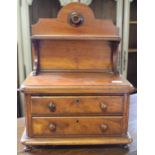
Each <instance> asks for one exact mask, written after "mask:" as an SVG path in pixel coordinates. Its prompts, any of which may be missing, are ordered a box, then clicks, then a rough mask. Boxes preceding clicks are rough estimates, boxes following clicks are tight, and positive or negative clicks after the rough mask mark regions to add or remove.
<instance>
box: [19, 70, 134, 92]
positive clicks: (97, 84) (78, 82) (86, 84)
mask: <svg viewBox="0 0 155 155" xmlns="http://www.w3.org/2000/svg"><path fill="white" fill-rule="evenodd" d="M21 89H22V91H24V92H25V93H32V94H33V93H34V94H36V93H52V94H55V93H59V94H60V93H64V94H66V93H70V94H74V93H76V94H77V93H83V94H86V93H117V94H119V93H131V92H133V91H134V88H133V86H132V85H131V84H130V83H129V82H128V81H127V80H126V79H124V78H123V77H122V76H121V75H115V74H113V73H87V72H85V73H76V72H75V73H64V72H54V73H40V74H39V75H37V76H33V75H32V74H30V75H29V76H28V77H27V79H26V80H25V81H24V83H23V85H22V86H21Z"/></svg>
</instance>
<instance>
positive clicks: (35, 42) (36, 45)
mask: <svg viewBox="0 0 155 155" xmlns="http://www.w3.org/2000/svg"><path fill="white" fill-rule="evenodd" d="M32 43H33V46H34V62H33V72H32V74H33V76H36V75H37V74H38V73H39V40H33V41H32Z"/></svg>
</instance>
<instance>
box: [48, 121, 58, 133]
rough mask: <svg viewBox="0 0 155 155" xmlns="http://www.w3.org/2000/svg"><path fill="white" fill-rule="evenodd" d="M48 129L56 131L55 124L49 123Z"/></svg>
mask: <svg viewBox="0 0 155 155" xmlns="http://www.w3.org/2000/svg"><path fill="white" fill-rule="evenodd" d="M49 129H50V130H51V131H53V132H54V131H56V125H55V124H54V123H50V125H49Z"/></svg>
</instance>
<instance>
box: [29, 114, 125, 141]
mask: <svg viewBox="0 0 155 155" xmlns="http://www.w3.org/2000/svg"><path fill="white" fill-rule="evenodd" d="M122 121H123V119H122V117H120V116H117V117H116V116H115V117H103V116H98V117H97V116H94V117H89V116H87V117H77V116H76V117H32V131H33V136H32V137H61V138H63V137H93V136H105V135H111V136H114V135H115V136H120V135H122V134H123V133H124V131H123V126H122ZM51 128H52V129H51Z"/></svg>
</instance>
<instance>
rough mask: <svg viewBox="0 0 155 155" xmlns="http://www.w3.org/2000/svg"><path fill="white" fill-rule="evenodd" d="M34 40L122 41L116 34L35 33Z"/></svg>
mask: <svg viewBox="0 0 155 155" xmlns="http://www.w3.org/2000/svg"><path fill="white" fill-rule="evenodd" d="M31 39H32V40H109V41H120V37H119V36H116V35H93V34H92V35H91V34H90V35H33V36H31Z"/></svg>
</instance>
